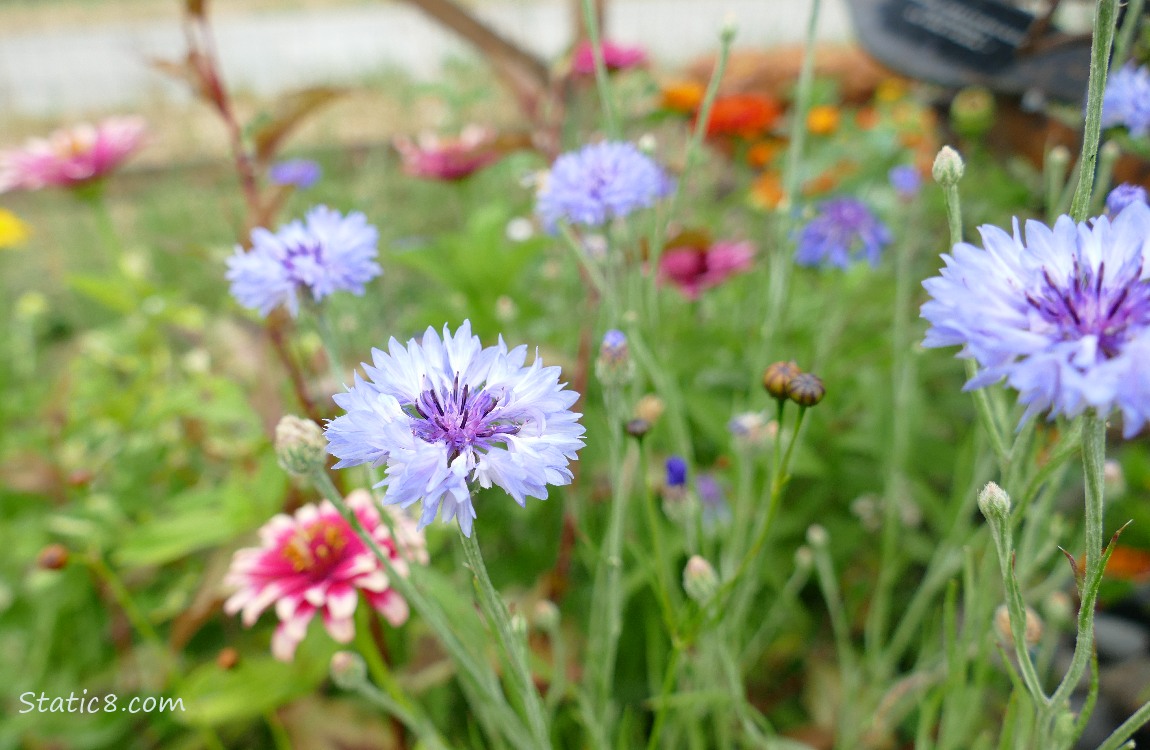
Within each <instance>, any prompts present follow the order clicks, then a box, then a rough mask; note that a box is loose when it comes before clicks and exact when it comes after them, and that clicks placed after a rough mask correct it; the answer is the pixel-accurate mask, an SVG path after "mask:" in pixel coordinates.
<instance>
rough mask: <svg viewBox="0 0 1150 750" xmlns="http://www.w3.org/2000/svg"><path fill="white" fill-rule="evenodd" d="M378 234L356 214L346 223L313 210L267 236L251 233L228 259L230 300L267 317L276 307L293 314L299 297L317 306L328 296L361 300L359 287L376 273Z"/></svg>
mask: <svg viewBox="0 0 1150 750" xmlns="http://www.w3.org/2000/svg"><path fill="white" fill-rule="evenodd" d="M378 243H379V232H378V231H377V230H376V228H375V227H373V226H372V225H371V224H368V223H367V218H366V217H364V215H363V214H361V213H359V212H358V211H356V212H353V213H350V214H348V215H347V216H346V217H345V216H343V215H342V214H340V213H339V212H338V211H335V210H333V209H330V208H328V207H327V206H316V207H314V208H312V209H311V210H310V211H308V212H307V215H306V216H305V217H304V220H303V221H302V222H301V221H298V220H297V221H293V222H290V223H288V224H285V225H284V226H282V227H280V228H279V229H278V230H276V232H275V233H274V234H273V233H272V232H270V231H268V230H267V229H264V228H262V227H260V228H257V229H253V230H252V248H251V250H250V251H249V252H244V249H243V248H242V247H239V246H237V247H236V252H235V255H232V256H231V257H230V258H228V273H227V279H228V281H230V282H231V292H232V296H233V297H235V298H236V300H237V301H238V302H239V303H240V304H241V305H243V306H244V307H250V308H252V309H255V310H258V311H259V313H260V315H263V316H265V317H266V316H267V315H268V314H270V313H271V311H272V310H274V309H275V308H276V307H279V306H280V305H285V306H287V308H288V310H289V311H290V312H291V314H292V316H295V315H298V314H299V294H300V293H301V292H309V293H310V294H311V296H312V298H313V299H314V300H315V301H316V302H319V301H320V300H322V299H323V298H324V297H326V296H327V295H329V294H331V293H332V292H338V291H349V292H352V293H354V294H363V291H364V285H365V284H366V283H367V282H368V281H371V280H372V279H374V278H375V277H376V276H378V275H379V274H380V273H382V271H381V270H380V267H379V265H378V264H377V263H376V262H375V256H376V245H377V244H378Z"/></svg>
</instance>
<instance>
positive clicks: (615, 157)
mask: <svg viewBox="0 0 1150 750" xmlns="http://www.w3.org/2000/svg"><path fill="white" fill-rule="evenodd" d="M673 187H674V182H673V181H672V180H671V178H670V177H668V176H667V173H666V172H665V171H664V170H663V168H662V167H660V166H659V165H658V164H656V163H655V161H654V160H653V159H652V158H651V157H649V156H647V155H646V154H644V153H643V152H642V151H640V150H639V149H638V148H637V147H635V146H634V145H633V144H631V143H624V142H615V141H604V142H602V143H594V144H591V145H590V146H584V147H583V148H581V149H580V150H578V151H574V152H571V153H567V154H563V155H562V156H560V157H559V158H558V159H556V160H555V163H554V164H553V165H552V166H551V172H550V174H549V175H548V176H547V178H546V180H545V182H544V184H543V186H542V188H541V189H540V190H539V194H538V196H537V199H536V204H535V212H536V213H537V214H538V215H539V218H540V219H541V220H542V222H543V225H544V226H545V227H546V228H547V230H548V231H554V229H555V227H556V225H557V224H558V223H559V222H560V221H563V220H565V221H568V222H570V223H572V224H579V225H584V226H591V227H598V226H602V225H604V224H606V223H607V222H608V221H610V220H611V219H617V218H622V217H624V216H627V215H628V214H631V213H633V212H635V211H638V210H639V209H643V208H649V207H651V206H653V205H655V202H656V201H658V200H659V199H660V198H663V197H665V196H667V195H669V194H670V192H671V190H672V188H673Z"/></svg>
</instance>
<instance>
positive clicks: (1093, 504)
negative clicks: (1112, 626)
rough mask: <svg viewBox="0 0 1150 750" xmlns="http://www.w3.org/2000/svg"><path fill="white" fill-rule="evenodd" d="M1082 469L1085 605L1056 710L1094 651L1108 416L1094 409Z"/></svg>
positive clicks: (1087, 418)
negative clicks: (1084, 505) (1084, 511)
mask: <svg viewBox="0 0 1150 750" xmlns="http://www.w3.org/2000/svg"><path fill="white" fill-rule="evenodd" d="M1082 419H1083V428H1082V471H1083V474H1084V475H1085V478H1086V513H1085V516H1086V519H1085V523H1086V574H1085V576H1084V578H1083V582H1082V592H1081V595H1082V605H1081V607H1080V608H1079V610H1078V635H1077V638H1076V639H1075V642H1074V656H1073V657H1072V658H1071V661H1070V668H1069V669H1068V670H1067V672H1066V676H1065V677H1063V678H1062V682H1060V683H1059V685H1058V689H1057V690H1055V691H1054V695H1053V696H1052V697H1051V703H1052V704H1053V708H1054V710H1062V709H1063V708H1065V709H1066V710H1069V708H1068V706H1069V704H1068V701H1069V700H1070V694H1071V693H1072V692H1073V691H1074V689H1075V688H1076V687H1077V686H1078V683H1079V682H1080V681H1081V679H1082V675H1083V674H1085V672H1086V668H1087V666H1089V664H1090V656H1091V654H1092V653H1093V651H1094V605H1095V603H1096V602H1097V601H1098V589H1099V587H1100V586H1101V584H1102V573H1103V565H1104V560H1103V546H1104V545H1103V541H1102V540H1103V507H1102V500H1103V493H1104V490H1105V484H1104V481H1105V480H1104V477H1103V466H1104V464H1105V463H1106V420H1105V419H1103V418H1101V417H1099V416H1098V415H1097V414H1095V413H1094V412H1093V411H1088V412H1087V413H1086V414H1085V415H1083V417H1082Z"/></svg>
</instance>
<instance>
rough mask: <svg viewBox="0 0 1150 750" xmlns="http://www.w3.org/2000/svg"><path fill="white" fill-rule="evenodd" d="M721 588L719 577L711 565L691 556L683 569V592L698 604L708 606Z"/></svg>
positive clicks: (702, 559)
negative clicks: (708, 602)
mask: <svg viewBox="0 0 1150 750" xmlns="http://www.w3.org/2000/svg"><path fill="white" fill-rule="evenodd" d="M718 588H719V577H718V576H717V575H716V574H715V569H714V567H712V565H711V563H709V562H707V561H706V560H705V559H704V558H702V557H700V556H698V555H691V557H690V559H688V560H687V565H686V567H684V568H683V590H684V591H686V592H687V596H689V597H690V598H691V599H692V601H694V602H695V603H696V604H706V603H707V601H709V600H710V598H711V597H712V596H714V595H715V592H716V591H717V590H718Z"/></svg>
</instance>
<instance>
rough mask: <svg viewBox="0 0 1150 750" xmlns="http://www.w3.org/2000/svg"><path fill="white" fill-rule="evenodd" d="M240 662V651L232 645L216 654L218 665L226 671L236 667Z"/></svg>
mask: <svg viewBox="0 0 1150 750" xmlns="http://www.w3.org/2000/svg"><path fill="white" fill-rule="evenodd" d="M239 663H240V652H239V651H237V650H236V649H234V648H232V647H231V646H227V647H225V648H221V649H220V652H219V653H218V654H216V666H217V667H219V668H220V669H222V670H224V671H228V670H232V669H235V668H236V665H237V664H239Z"/></svg>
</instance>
